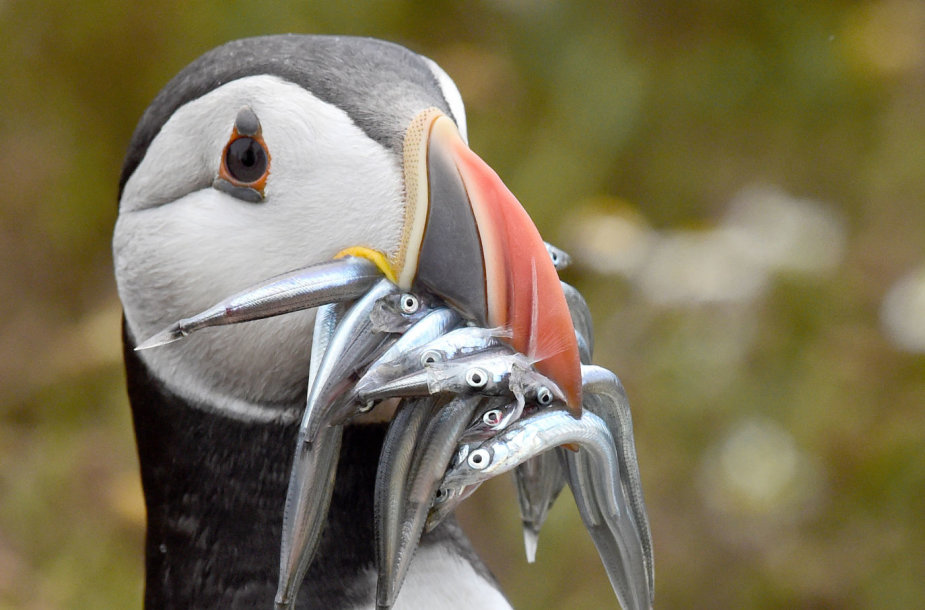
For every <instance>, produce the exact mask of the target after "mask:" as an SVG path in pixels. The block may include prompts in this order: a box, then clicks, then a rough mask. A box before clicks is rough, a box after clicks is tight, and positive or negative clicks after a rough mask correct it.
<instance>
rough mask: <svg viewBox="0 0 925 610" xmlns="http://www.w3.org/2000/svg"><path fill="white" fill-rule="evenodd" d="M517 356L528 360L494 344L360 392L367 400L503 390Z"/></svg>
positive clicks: (506, 389)
mask: <svg viewBox="0 0 925 610" xmlns="http://www.w3.org/2000/svg"><path fill="white" fill-rule="evenodd" d="M517 358H521V359H524V360H526V356H520V355H518V354H514V353H513V352H512V351H511V350H510V348H508V347H497V348H492V349H488V350H485V351H482V352H479V353H478V354H474V355H471V356H466V357H463V358H457V359H455V360H451V361H449V362H434V363H432V364H428V365H427V366H419V367H418V369H417V370H416V371H415V372H413V373H410V374H407V375H404V376H401V377H398V378H397V379H393V380H391V381H389V382H386V383H383V384H381V385H379V386H376V387H374V388H372V389H371V390H368V391H364V392H360V393H359V396H360V398H361V399H363V400H381V399H383V398H391V397H393V396H426V395H428V394H439V393H449V394H454V395H456V394H460V393H471V392H481V393H483V394H499V393H502V392H507V391H508V387H507V380H508V377H510V374H511V365H512V364H513V362H514V360H515V359H517Z"/></svg>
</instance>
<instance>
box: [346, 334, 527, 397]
mask: <svg viewBox="0 0 925 610" xmlns="http://www.w3.org/2000/svg"><path fill="white" fill-rule="evenodd" d="M510 336H511V333H510V332H509V331H505V330H503V329H500V328H499V329H487V328H479V327H477V326H466V327H463V328H457V329H455V330H451V331H449V332H447V333H445V334H443V335H442V336H439V337H435V338H433V339H432V340H431V341H430V342H428V343H426V344H424V345H421V346H417V347H415V348H413V349H409V350H407V351H405V352H402V353H400V354H396V355H395V357H393V358H392V359H390V360H386V358H385V354H383V357H382V358H380V360H378V361H377V362H376V363H374V364H372V365H370V367H369V370H368V371H367V372H366V374H365V375H363V377H362V378H361V379H360V381H358V382H357V388H360V389H361V390H362V392H360V393H363V392H365V391H368V390H370V389H371V388H373V387H375V386H377V385H380V384H383V383H386V382H389V381H392V380H395V379H397V378H399V377H402V376H404V375H408V374H410V373H416V372H419V371H420V370H421V368H422V367H425V366H429V365H431V364H434V363H435V362H447V361H450V360H454V359H456V358H459V357H463V356H468V355H471V354H475V353H478V352H483V351H485V350H487V349H490V348H494V347H502V346H503V345H505V344H504V343H502V341H501V340H502V339H503V338H508V337H510ZM389 351H392V350H389Z"/></svg>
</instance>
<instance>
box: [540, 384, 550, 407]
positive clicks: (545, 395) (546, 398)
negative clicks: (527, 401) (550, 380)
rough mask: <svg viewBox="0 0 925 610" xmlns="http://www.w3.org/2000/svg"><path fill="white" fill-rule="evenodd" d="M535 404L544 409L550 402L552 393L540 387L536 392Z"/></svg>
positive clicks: (544, 387)
mask: <svg viewBox="0 0 925 610" xmlns="http://www.w3.org/2000/svg"><path fill="white" fill-rule="evenodd" d="M536 402H538V403H540V404H541V405H543V406H544V407H545V406H546V405H548V404H549V403H551V402H552V392H551V391H550V390H549V388H547V387H546V386H544V385H542V386H540V388H539V389H538V390H537V391H536Z"/></svg>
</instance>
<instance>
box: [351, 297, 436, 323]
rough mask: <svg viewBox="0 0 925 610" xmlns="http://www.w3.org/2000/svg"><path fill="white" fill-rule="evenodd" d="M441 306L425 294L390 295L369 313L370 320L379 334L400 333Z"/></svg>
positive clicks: (382, 299) (380, 300)
mask: <svg viewBox="0 0 925 610" xmlns="http://www.w3.org/2000/svg"><path fill="white" fill-rule="evenodd" d="M439 306H441V305H440V304H439V303H438V301H437V300H436V299H434V298H433V297H431V296H429V295H425V294H419V293H415V292H402V293H401V294H390V295H388V296H385V297H383V298H381V299H379V302H378V303H376V306H375V307H373V309H372V311H370V312H369V319H370V321H371V322H372V324H373V328H374V329H375V330H377V331H379V332H388V333H400V332H404V331H405V330H407V329H408V327H409V326H411V325H412V324H415V323H416V322H418V321H419V320H420V319H421V318H423V317H424V316H426V315H427V314H428V313H430V312H431V311H432V310H433V309H434V308H435V307H439Z"/></svg>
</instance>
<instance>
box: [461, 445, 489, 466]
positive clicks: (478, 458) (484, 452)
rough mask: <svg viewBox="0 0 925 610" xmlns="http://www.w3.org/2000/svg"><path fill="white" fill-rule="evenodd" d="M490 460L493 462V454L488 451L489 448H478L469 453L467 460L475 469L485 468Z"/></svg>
mask: <svg viewBox="0 0 925 610" xmlns="http://www.w3.org/2000/svg"><path fill="white" fill-rule="evenodd" d="M489 462H491V454H490V453H488V449H476V450H475V451H473V452H472V453H470V454H469V459H468V460H466V463H468V464H469V467H470V468H473V469H475V470H485V468H487V467H488V463H489Z"/></svg>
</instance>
